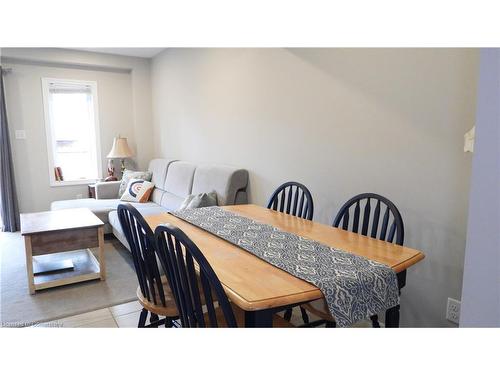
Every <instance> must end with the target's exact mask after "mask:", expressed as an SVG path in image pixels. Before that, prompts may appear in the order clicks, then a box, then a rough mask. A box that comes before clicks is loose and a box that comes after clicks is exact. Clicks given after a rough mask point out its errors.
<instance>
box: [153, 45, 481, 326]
mask: <svg viewBox="0 0 500 375" xmlns="http://www.w3.org/2000/svg"><path fill="white" fill-rule="evenodd" d="M477 61H478V53H477V51H474V50H465V49H394V50H393V49H169V50H167V51H165V52H164V53H162V54H161V55H159V56H157V57H155V58H154V59H153V63H152V88H153V96H152V98H153V120H154V129H153V134H154V142H155V150H156V153H157V154H158V155H159V156H165V157H168V156H173V157H176V158H180V159H188V160H194V161H207V162H222V163H229V164H233V165H238V166H242V167H245V168H247V169H249V171H250V176H251V177H250V185H251V186H250V189H251V200H252V202H254V203H257V204H261V205H263V204H265V202H266V200H267V198H268V197H269V195H270V194H271V192H272V191H273V189H274V188H275V187H276V186H277V185H278V184H280V183H281V182H283V181H286V180H298V181H300V182H302V183H304V184H306V185H307V186H308V187H309V188H310V189H311V191H312V193H313V195H314V199H315V205H316V207H317V209H316V212H315V217H314V220H317V221H320V222H323V223H331V221H332V218H333V216H334V214H335V213H336V212H337V210H338V209H339V208H340V206H341V204H342V203H343V202H344V201H345V200H347V199H348V198H349V197H351V196H352V195H354V194H357V193H360V192H366V191H372V192H377V193H380V194H382V195H385V196H387V197H389V198H390V199H391V200H393V201H394V202H395V203H396V205H397V206H398V207H399V209H400V210H401V212H402V215H403V217H404V220H405V226H406V230H407V236H406V241H405V243H406V245H408V246H411V247H415V248H419V249H422V250H423V251H424V252H425V253H426V256H427V257H426V259H425V260H424V261H423V262H422V263H420V264H418V265H417V266H415V267H413V268H412V269H411V270H410V271H409V275H408V285H407V287H406V288H405V290H404V293H403V296H402V309H401V313H402V321H401V324H402V325H403V326H447V325H450V324H449V323H448V322H447V321H446V320H445V310H446V299H447V297H453V298H457V299H459V298H460V295H461V285H462V271H463V256H464V248H465V233H466V217H467V201H468V190H469V186H468V185H469V183H468V181H469V176H470V168H471V160H470V159H471V156H470V154H464V152H463V135H464V133H465V132H466V131H467V130H468V129H470V128H471V127H472V125H473V124H474V113H475V93H476V80H477V77H476V70H477V63H478V62H477Z"/></svg>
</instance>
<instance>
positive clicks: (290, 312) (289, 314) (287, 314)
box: [283, 309, 292, 322]
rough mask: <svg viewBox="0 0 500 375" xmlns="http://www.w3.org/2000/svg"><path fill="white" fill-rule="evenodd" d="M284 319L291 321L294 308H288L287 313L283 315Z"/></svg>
mask: <svg viewBox="0 0 500 375" xmlns="http://www.w3.org/2000/svg"><path fill="white" fill-rule="evenodd" d="M283 319H285V320H286V321H287V322H289V321H290V320H291V319H292V309H286V311H285V315H283Z"/></svg>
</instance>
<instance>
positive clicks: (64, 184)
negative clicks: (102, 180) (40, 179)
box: [50, 178, 98, 187]
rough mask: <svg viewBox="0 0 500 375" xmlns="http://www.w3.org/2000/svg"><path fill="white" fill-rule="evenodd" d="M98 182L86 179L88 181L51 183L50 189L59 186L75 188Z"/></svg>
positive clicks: (93, 179) (94, 179)
mask: <svg viewBox="0 0 500 375" xmlns="http://www.w3.org/2000/svg"><path fill="white" fill-rule="evenodd" d="M97 181H98V179H96V178H92V179H88V180H76V181H51V182H50V186H51V187H60V186H76V185H88V184H95V183H96V182H97Z"/></svg>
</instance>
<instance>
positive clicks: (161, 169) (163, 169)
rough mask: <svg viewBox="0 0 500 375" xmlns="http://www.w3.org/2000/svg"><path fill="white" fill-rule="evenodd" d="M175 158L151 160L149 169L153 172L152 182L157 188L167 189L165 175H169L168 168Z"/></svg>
mask: <svg viewBox="0 0 500 375" xmlns="http://www.w3.org/2000/svg"><path fill="white" fill-rule="evenodd" d="M174 161H175V160H174V159H153V160H151V161H150V162H149V166H148V171H149V172H151V173H152V174H153V176H152V178H151V182H152V183H153V184H155V186H156V187H157V188H160V189H162V190H165V177H166V176H167V169H168V166H169V165H170V163H172V162H174Z"/></svg>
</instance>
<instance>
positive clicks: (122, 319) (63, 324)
mask: <svg viewBox="0 0 500 375" xmlns="http://www.w3.org/2000/svg"><path fill="white" fill-rule="evenodd" d="M141 310H142V306H141V305H140V304H139V302H137V301H133V302H128V303H124V304H122V305H116V306H111V307H108V308H105V309H101V310H95V311H91V312H88V313H85V314H79V315H74V316H69V317H67V318H64V319H59V320H54V321H51V322H46V323H40V324H37V325H35V326H33V327H59V328H134V327H137V322H138V321H139V314H140V313H141Z"/></svg>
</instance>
